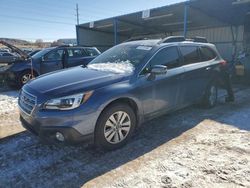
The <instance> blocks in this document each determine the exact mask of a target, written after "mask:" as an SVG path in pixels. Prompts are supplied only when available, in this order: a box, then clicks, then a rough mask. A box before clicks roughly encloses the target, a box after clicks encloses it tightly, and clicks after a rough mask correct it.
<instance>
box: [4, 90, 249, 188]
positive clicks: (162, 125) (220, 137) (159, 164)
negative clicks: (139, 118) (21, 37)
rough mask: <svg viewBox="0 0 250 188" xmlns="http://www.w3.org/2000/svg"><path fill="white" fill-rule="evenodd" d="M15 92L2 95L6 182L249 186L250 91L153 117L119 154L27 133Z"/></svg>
mask: <svg viewBox="0 0 250 188" xmlns="http://www.w3.org/2000/svg"><path fill="white" fill-rule="evenodd" d="M16 96H17V92H5V93H2V94H0V120H1V121H0V169H1V170H0V187H4V188H6V187H71V188H72V187H81V186H83V187H117V188H118V187H122V188H123V187H129V188H130V187H250V132H249V131H250V123H249V122H250V108H249V107H250V89H243V90H240V91H238V92H237V94H236V99H237V101H236V102H235V103H233V104H225V103H224V102H223V101H222V99H223V98H221V101H220V102H219V104H218V106H217V107H216V108H214V109H210V110H206V109H201V108H198V107H190V108H186V109H184V110H181V111H178V112H175V113H172V114H169V115H165V116H162V117H161V118H157V119H155V120H153V121H150V122H148V123H146V124H145V125H143V126H142V127H141V129H139V131H138V132H137V134H136V135H135V136H134V138H133V139H132V140H131V141H130V142H129V144H128V145H127V146H125V147H124V148H121V149H119V150H116V151H112V152H103V151H99V150H98V149H95V148H92V147H90V146H88V145H87V144H83V145H82V146H75V147H69V146H67V147H66V146H53V145H51V146H49V145H44V144H43V143H41V142H40V141H39V140H38V139H37V138H36V137H34V136H32V135H31V134H30V133H28V132H26V131H24V132H21V131H23V129H22V128H21V126H20V123H19V121H18V112H17V108H16ZM20 132H21V133H20ZM16 133H18V134H16ZM6 136H7V137H6Z"/></svg>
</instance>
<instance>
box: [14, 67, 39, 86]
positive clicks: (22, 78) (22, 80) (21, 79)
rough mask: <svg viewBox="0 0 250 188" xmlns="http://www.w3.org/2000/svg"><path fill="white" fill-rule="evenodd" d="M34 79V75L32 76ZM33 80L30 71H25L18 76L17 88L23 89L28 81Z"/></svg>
mask: <svg viewBox="0 0 250 188" xmlns="http://www.w3.org/2000/svg"><path fill="white" fill-rule="evenodd" d="M34 77H35V74H34ZM31 79H33V76H32V73H31V70H25V71H23V72H21V73H20V74H19V75H18V88H21V87H23V85H24V84H26V83H27V82H28V81H30V80H31Z"/></svg>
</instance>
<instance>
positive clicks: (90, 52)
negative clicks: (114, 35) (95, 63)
mask: <svg viewBox="0 0 250 188" xmlns="http://www.w3.org/2000/svg"><path fill="white" fill-rule="evenodd" d="M85 52H86V53H87V56H97V55H99V52H98V51H97V50H95V49H92V48H86V49H85Z"/></svg>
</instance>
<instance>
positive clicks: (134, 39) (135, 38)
mask: <svg viewBox="0 0 250 188" xmlns="http://www.w3.org/2000/svg"><path fill="white" fill-rule="evenodd" d="M136 40H149V38H147V37H132V38H129V39H128V40H125V41H123V42H132V41H136Z"/></svg>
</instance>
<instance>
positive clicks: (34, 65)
mask: <svg viewBox="0 0 250 188" xmlns="http://www.w3.org/2000/svg"><path fill="white" fill-rule="evenodd" d="M24 54H25V53H24ZM99 54H100V52H99V51H98V50H97V49H96V48H94V47H69V46H59V47H52V48H46V49H43V50H41V51H39V52H37V53H36V54H34V55H33V56H32V57H30V56H28V55H27V54H26V56H25V57H24V58H23V59H21V60H18V61H15V62H14V63H12V64H9V65H8V66H5V67H1V68H0V74H4V75H5V78H6V80H7V82H8V83H9V84H11V85H18V86H19V87H21V86H23V85H24V84H25V83H27V82H28V81H29V80H30V79H32V78H33V77H37V76H39V75H42V74H45V73H49V72H52V71H57V70H60V69H65V68H69V67H73V66H78V65H85V66H86V65H87V64H88V63H89V62H90V61H91V60H93V59H94V58H95V57H96V56H98V55H99Z"/></svg>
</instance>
